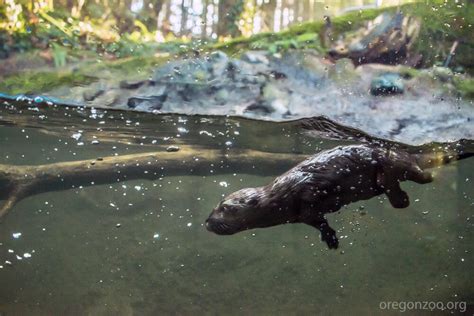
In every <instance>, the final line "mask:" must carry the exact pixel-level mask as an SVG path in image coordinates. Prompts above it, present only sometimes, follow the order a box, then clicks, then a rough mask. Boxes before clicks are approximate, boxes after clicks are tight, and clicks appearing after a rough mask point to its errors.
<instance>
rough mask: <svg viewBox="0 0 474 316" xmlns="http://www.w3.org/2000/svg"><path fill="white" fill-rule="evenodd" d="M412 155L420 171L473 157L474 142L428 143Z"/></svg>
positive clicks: (467, 140)
mask: <svg viewBox="0 0 474 316" xmlns="http://www.w3.org/2000/svg"><path fill="white" fill-rule="evenodd" d="M412 154H413V155H414V156H415V159H416V161H417V163H418V165H419V166H420V168H421V169H428V168H435V167H438V166H441V165H446V164H448V163H451V162H453V161H456V160H461V159H465V158H469V157H474V140H469V139H460V140H458V141H456V142H452V143H430V144H426V145H422V146H419V147H417V148H416V149H415V150H414V151H412Z"/></svg>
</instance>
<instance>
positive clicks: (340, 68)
mask: <svg viewBox="0 0 474 316" xmlns="http://www.w3.org/2000/svg"><path fill="white" fill-rule="evenodd" d="M328 73H329V78H331V79H333V80H335V81H338V82H346V83H347V82H349V81H351V80H353V79H355V78H356V77H358V74H357V72H356V71H355V66H354V63H353V62H352V60H350V59H349V58H341V59H339V60H337V61H336V63H335V64H334V65H332V66H330V67H329V70H328Z"/></svg>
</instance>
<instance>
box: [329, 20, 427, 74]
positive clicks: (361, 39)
mask: <svg viewBox="0 0 474 316" xmlns="http://www.w3.org/2000/svg"><path fill="white" fill-rule="evenodd" d="M420 25H421V24H420V22H419V21H418V20H417V19H415V18H412V17H410V16H404V15H403V14H402V13H395V14H392V13H388V12H384V13H382V14H381V15H379V16H378V17H377V18H375V20H374V21H373V22H372V23H371V24H369V26H368V27H366V28H362V29H360V30H359V31H357V32H355V33H354V32H353V33H352V36H348V40H347V42H346V43H341V42H338V43H336V44H335V45H334V46H333V47H332V49H331V50H330V51H329V55H330V56H331V57H332V58H335V59H339V58H344V57H348V58H350V59H352V60H353V61H354V63H355V64H357V65H360V64H364V63H374V62H375V63H382V64H402V63H404V64H405V62H406V61H407V60H408V57H410V54H409V50H410V48H411V46H413V45H412V44H413V42H414V41H415V40H416V38H417V36H418V33H419V30H420ZM354 34H355V35H354Z"/></svg>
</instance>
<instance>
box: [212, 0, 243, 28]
mask: <svg viewBox="0 0 474 316" xmlns="http://www.w3.org/2000/svg"><path fill="white" fill-rule="evenodd" d="M241 1H242V0H219V6H218V9H217V10H218V17H219V19H218V22H217V35H218V36H228V35H230V36H232V37H236V36H239V35H240V32H239V28H238V27H237V25H236V22H237V21H236V19H238V17H239V16H240V13H242V12H241V11H242V10H241V6H240V2H241Z"/></svg>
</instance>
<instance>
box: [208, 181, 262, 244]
mask: <svg viewBox="0 0 474 316" xmlns="http://www.w3.org/2000/svg"><path fill="white" fill-rule="evenodd" d="M263 193H264V192H263V188H247V189H242V190H239V191H237V192H234V193H232V194H231V195H229V196H227V197H226V198H225V199H224V200H223V201H222V202H220V203H219V204H218V205H217V207H216V208H215V209H214V210H213V211H212V213H211V215H209V218H208V219H207V220H206V228H207V229H208V230H209V231H212V232H214V233H216V234H218V235H232V234H235V233H238V232H240V231H243V230H246V229H251V228H256V227H261V226H259V224H258V223H260V222H261V217H262V216H264V212H262V211H261V209H260V208H259V201H260V199H261V198H262V194H263Z"/></svg>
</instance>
